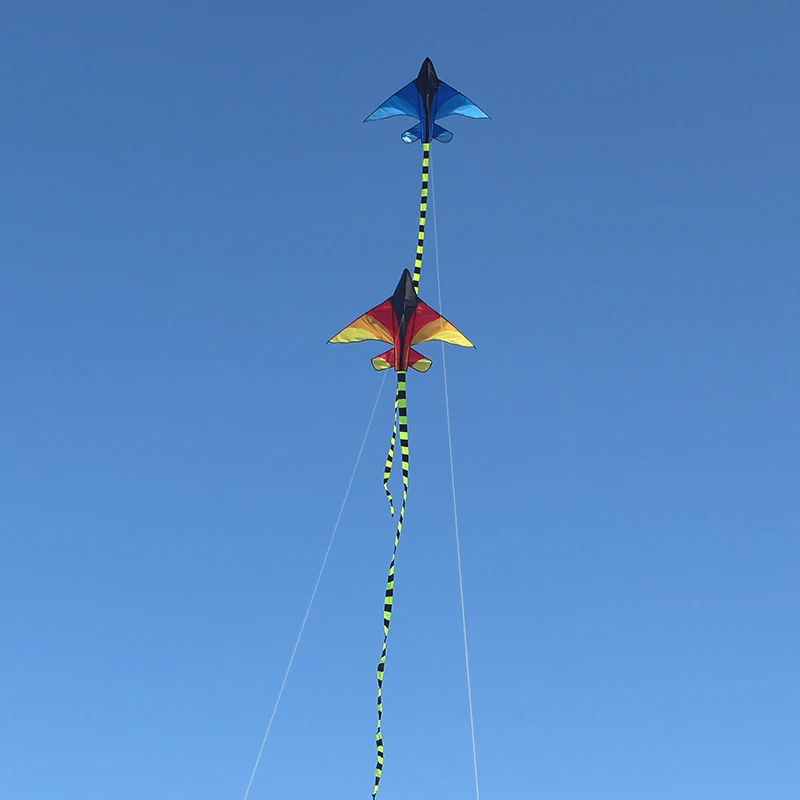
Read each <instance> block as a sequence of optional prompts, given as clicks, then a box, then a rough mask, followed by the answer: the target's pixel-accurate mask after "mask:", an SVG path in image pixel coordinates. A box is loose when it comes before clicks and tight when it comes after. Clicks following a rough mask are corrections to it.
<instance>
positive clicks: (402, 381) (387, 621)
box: [372, 372, 408, 800]
mask: <svg viewBox="0 0 800 800" xmlns="http://www.w3.org/2000/svg"><path fill="white" fill-rule="evenodd" d="M395 408H396V410H397V417H396V419H397V423H396V424H397V429H398V432H399V434H400V458H401V464H402V469H403V502H402V504H401V505H400V512H399V514H398V516H397V532H396V533H395V536H394V549H393V550H392V561H391V564H389V576H388V578H387V580H386V594H385V596H384V601H383V647H382V648H381V660H380V661H379V662H378V730H377V732H376V734H375V743H376V745H377V748H378V762H377V764H376V765H375V786H374V788H373V790H372V798H373V800H375V797H376V796H377V794H378V789H379V787H380V783H381V776H382V775H383V731H382V729H381V722H382V720H383V673H384V669H385V668H386V643H387V641H388V640H389V625H391V622H392V605H393V604H394V564H395V559H396V558H397V546H398V545H399V544H400V534H401V533H402V532H403V518H404V517H405V512H406V500H407V499H408V406H407V405H406V373H405V372H398V373H397V396H396V399H395ZM392 442H394V436H392Z"/></svg>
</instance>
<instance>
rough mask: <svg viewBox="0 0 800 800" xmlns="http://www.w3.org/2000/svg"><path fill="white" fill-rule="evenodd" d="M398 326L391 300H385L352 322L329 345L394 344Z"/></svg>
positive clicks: (330, 340)
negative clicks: (373, 342)
mask: <svg viewBox="0 0 800 800" xmlns="http://www.w3.org/2000/svg"><path fill="white" fill-rule="evenodd" d="M396 324H397V323H396V321H395V315H394V310H393V309H392V303H391V301H390V300H384V301H383V302H382V303H381V304H380V305H379V306H375V308H373V309H371V310H370V311H367V313H366V314H362V315H361V316H360V317H359V318H358V319H356V320H354V321H353V322H351V323H350V324H349V325H348V326H347V327H346V328H344V329H343V330H341V331H339V333H337V334H336V336H334V337H333V338H332V339H329V340H328V342H329V344H352V343H353V342H370V341H375V342H386V344H394V333H395V331H394V329H395V327H396Z"/></svg>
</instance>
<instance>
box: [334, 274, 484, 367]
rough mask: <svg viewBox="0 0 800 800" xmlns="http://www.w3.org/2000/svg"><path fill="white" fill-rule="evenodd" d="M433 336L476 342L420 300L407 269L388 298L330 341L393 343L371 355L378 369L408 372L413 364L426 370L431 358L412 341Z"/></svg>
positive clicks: (467, 343) (467, 344) (460, 342)
mask: <svg viewBox="0 0 800 800" xmlns="http://www.w3.org/2000/svg"><path fill="white" fill-rule="evenodd" d="M434 340H438V341H441V342H448V343H449V344H457V345H459V346H461V347H474V346H475V345H473V344H472V342H471V341H470V340H469V339H467V337H466V336H464V334H463V333H461V331H459V330H458V328H456V327H455V325H453V324H452V323H451V322H448V320H446V319H445V318H444V317H443V316H442V315H441V314H439V313H437V312H436V311H434V310H433V309H432V308H431V307H430V306H429V305H428V304H427V303H425V302H423V301H422V300H420V298H419V296H418V295H417V293H416V291H415V290H414V282H413V279H412V277H411V273H410V272H409V271H408V270H404V271H403V275H402V277H401V278H400V282H399V283H398V284H397V288H396V289H395V290H394V294H393V295H392V296H391V297H390V298H389V299H388V300H384V301H383V302H382V303H381V304H380V305H377V306H375V308H373V309H370V310H369V311H367V313H366V314H362V315H361V316H360V317H359V318H358V319H356V320H355V321H353V322H351V323H350V324H349V325H348V326H347V327H346V328H345V329H344V330H342V331H340V332H339V333H337V334H336V336H334V337H333V338H332V339H331V340H330V341H331V343H332V344H350V343H352V342H366V341H378V342H386V343H387V344H390V345H392V347H391V349H390V350H387V351H386V352H385V353H381V355H379V356H375V358H373V359H372V366H373V367H374V368H375V369H376V370H384V369H394V370H395V371H396V372H405V371H406V370H407V369H409V367H410V368H411V369H414V370H416V371H417V372H427V371H428V370H429V369H430V368H431V363H432V362H431V360H430V359H429V358H426V357H425V356H423V355H422V353H418V352H417V351H416V350H414V348H413V346H412V345H418V344H423V343H424V342H431V341H434Z"/></svg>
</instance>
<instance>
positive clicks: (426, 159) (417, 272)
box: [412, 142, 431, 294]
mask: <svg viewBox="0 0 800 800" xmlns="http://www.w3.org/2000/svg"><path fill="white" fill-rule="evenodd" d="M430 166H431V143H430V142H423V143H422V193H421V194H420V198H419V235H418V237H417V255H416V257H415V258H414V275H413V277H412V281H413V283H414V291H415V292H417V294H419V279H420V276H421V274H422V254H423V252H424V250H425V220H426V218H427V216H428V173H429V172H430Z"/></svg>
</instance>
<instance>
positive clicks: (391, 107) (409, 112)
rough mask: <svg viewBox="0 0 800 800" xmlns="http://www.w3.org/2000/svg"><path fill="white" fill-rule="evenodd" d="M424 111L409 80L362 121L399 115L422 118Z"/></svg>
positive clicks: (414, 86)
mask: <svg viewBox="0 0 800 800" xmlns="http://www.w3.org/2000/svg"><path fill="white" fill-rule="evenodd" d="M424 112H425V107H424V105H422V98H421V97H420V94H419V91H418V90H417V87H416V85H415V84H414V81H411V83H407V84H406V85H405V86H404V87H403V88H402V89H400V91H399V92H395V93H394V94H393V95H392V96H391V97H390V98H388V99H387V100H385V101H384V102H383V103H381V105H379V106H378V107H377V108H376V109H375V110H374V111H373V112H372V113H371V114H370V115H369V116H368V117H367V118H366V119H365V120H364V122H374V121H375V120H377V119H388V118H389V117H400V116H406V117H415V118H416V119H422V114H423V113H424Z"/></svg>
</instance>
